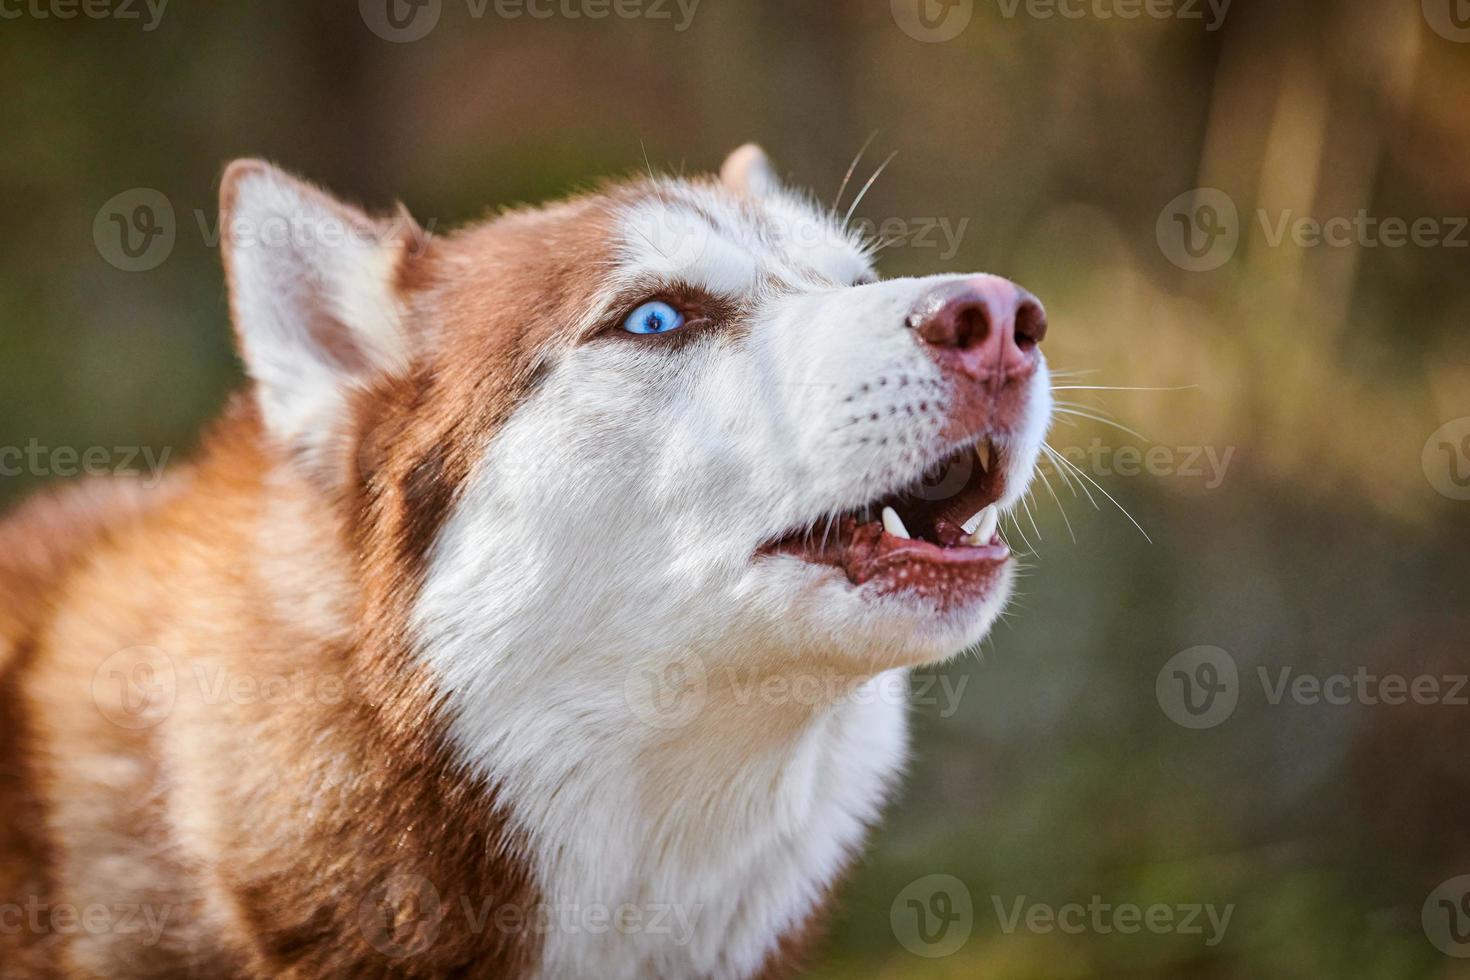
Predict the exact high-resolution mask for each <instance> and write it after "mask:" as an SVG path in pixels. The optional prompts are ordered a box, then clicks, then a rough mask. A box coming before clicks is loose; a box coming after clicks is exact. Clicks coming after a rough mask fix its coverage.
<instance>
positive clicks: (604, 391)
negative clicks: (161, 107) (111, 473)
mask: <svg viewBox="0 0 1470 980" xmlns="http://www.w3.org/2000/svg"><path fill="white" fill-rule="evenodd" d="M223 201H224V212H225V213H224V216H223V223H224V229H225V233H224V241H225V253H226V263H227V266H228V269H229V272H230V281H231V294H232V305H233V313H234V318H235V323H236V327H237V331H238V334H239V338H240V341H241V346H242V352H243V355H244V358H245V361H246V364H247V367H248V369H249V372H250V374H251V375H252V377H253V379H254V386H255V391H256V396H257V399H258V402H259V405H260V410H261V413H262V416H263V418H264V420H265V424H266V427H267V429H268V431H269V432H270V433H271V435H272V437H273V438H274V439H275V440H277V441H278V442H279V444H280V445H281V446H282V447H283V448H284V449H285V450H286V451H288V452H289V453H290V454H291V455H292V456H293V457H294V458H295V460H296V465H297V466H299V467H300V468H301V469H302V470H303V471H304V472H309V473H310V474H312V480H313V481H314V482H315V484H316V485H318V486H321V487H323V488H324V492H326V493H330V494H332V495H333V496H334V499H335V500H337V501H339V502H340V503H341V505H342V506H345V507H348V508H349V509H350V510H351V513H352V515H353V516H352V518H351V519H350V520H349V522H348V523H349V524H351V523H354V522H355V523H356V524H357V525H358V526H357V527H355V528H354V530H353V532H352V533H353V534H354V535H356V536H357V541H358V546H357V553H358V554H359V555H360V556H362V559H361V560H362V561H364V562H370V563H372V567H371V568H367V569H365V570H364V574H365V575H375V576H379V577H381V576H385V575H386V576H387V577H389V578H390V579H391V580H392V582H391V584H390V585H388V586H385V587H383V588H381V589H379V590H378V592H379V594H380V595H383V596H389V595H391V596H395V597H398V598H399V599H403V597H404V596H408V597H409V598H408V599H406V600H404V602H403V606H402V610H403V613H402V614H403V617H404V620H405V622H404V628H405V633H406V635H408V636H411V637H412V638H413V644H414V645H415V646H417V647H418V648H419V649H420V651H421V653H422V656H423V657H424V658H425V659H426V660H427V663H428V664H429V666H430V668H431V670H432V672H433V673H434V675H435V676H436V677H437V679H438V682H439V683H440V684H442V685H443V689H444V690H449V691H463V690H465V689H467V688H470V687H473V686H475V685H476V684H478V683H481V681H479V680H477V677H478V676H479V675H481V674H483V673H485V672H486V671H487V670H491V669H492V667H493V669H494V670H495V671H497V672H499V673H500V674H501V675H502V676H507V675H515V676H519V677H521V678H523V679H534V678H538V677H553V678H554V677H556V676H557V673H558V672H559V671H561V670H563V669H564V668H565V669H567V670H572V671H577V672H580V673H581V674H582V676H587V675H588V674H597V673H599V672H601V673H602V675H603V676H604V677H605V678H606V679H607V680H609V681H610V682H612V683H611V687H612V688H613V689H616V687H617V684H616V680H617V678H618V677H621V676H623V675H625V674H626V673H627V672H628V671H632V670H637V669H648V668H650V667H652V668H657V666H658V665H659V664H660V663H663V662H666V661H667V660H669V659H670V658H675V657H687V656H689V655H691V654H692V655H696V656H699V657H701V658H704V660H705V662H706V663H711V662H712V663H713V664H722V665H726V666H733V667H736V668H749V669H751V670H753V671H759V672H762V673H770V672H780V671H782V670H785V669H792V670H807V669H822V668H831V669H833V670H837V671H841V672H846V673H849V674H852V675H855V676H856V675H864V674H876V673H878V672H880V671H883V670H886V669H890V668H893V667H898V666H905V665H912V664H917V663H923V662H929V661H934V660H938V659H941V658H944V657H947V656H949V655H952V654H954V653H956V652H958V651H960V650H962V649H964V648H965V647H967V646H969V645H971V644H974V643H975V642H977V641H978V640H980V639H981V637H983V636H984V634H985V632H986V630H987V629H988V628H989V627H990V625H991V623H992V622H993V620H994V619H995V617H996V616H997V614H998V613H999V612H1000V610H1001V608H1002V606H1003V604H1004V603H1005V601H1006V599H1007V596H1008V593H1009V590H1010V588H1011V585H1012V576H1013V560H1012V558H1011V557H1010V556H1009V552H1008V550H1007V548H1006V546H1005V545H1004V544H1003V543H1002V542H1001V540H1000V538H999V535H998V533H997V517H998V513H999V512H1000V511H1004V510H1006V509H1007V508H1009V507H1011V506H1012V505H1014V504H1015V503H1016V502H1017V500H1018V499H1019V497H1020V495H1021V494H1022V492H1023V491H1024V489H1025V487H1026V484H1027V482H1028V480H1029V478H1030V475H1031V473H1032V471H1033V467H1034V465H1035V462H1036V457H1037V454H1038V451H1039V448H1040V446H1041V443H1042V439H1043V436H1044V433H1045V430H1046V428H1047V424H1048V418H1049V415H1050V407H1051V403H1050V386H1049V381H1048V375H1047V369H1046V365H1045V361H1044V359H1043V357H1042V354H1041V351H1040V349H1039V346H1038V345H1039V343H1040V341H1041V340H1042V338H1043V336H1044V334H1045V332H1046V321H1045V316H1044V314H1043V312H1042V308H1041V306H1040V304H1039V303H1038V302H1037V301H1036V300H1035V299H1034V298H1032V297H1031V296H1030V295H1029V294H1028V293H1026V292H1025V291H1024V290H1022V289H1020V288H1019V287H1017V286H1015V285H1013V284H1011V283H1010V282H1007V281H1006V280H1003V279H999V278H995V277H992V276H965V275H944V276H931V277H927V278H917V279H897V280H883V279H880V278H879V277H878V276H877V275H876V274H875V272H874V269H873V266H872V263H871V261H870V259H871V255H870V251H871V249H870V248H869V246H868V245H866V244H865V243H864V242H863V241H861V240H860V239H859V238H858V237H857V236H856V235H853V234H850V233H849V232H847V231H846V230H845V229H844V228H843V226H842V223H841V221H840V220H839V219H836V218H834V217H833V215H832V214H831V213H829V212H828V211H827V210H825V209H824V208H821V207H818V206H816V205H814V204H813V202H812V201H811V200H810V199H808V198H807V197H805V196H802V195H798V194H794V193H792V192H790V191H788V190H786V189H784V188H783V187H781V186H780V185H779V183H778V182H777V180H776V179H775V178H774V176H773V174H772V171H771V168H770V166H769V164H768V163H767V161H766V159H765V157H764V156H763V155H762V154H761V153H760V151H759V150H757V149H755V148H754V147H746V148H743V149H741V150H739V151H737V152H736V153H735V154H734V155H732V156H731V158H730V159H729V161H727V163H726V165H725V167H724V169H723V171H722V172H721V174H720V176H719V177H718V178H717V179H698V180H684V179H652V178H651V179H640V180H637V181H633V182H629V183H625V184H618V185H613V186H610V187H607V188H605V189H603V190H601V191H598V192H596V193H592V194H589V195H586V196H582V197H578V198H575V199H572V200H570V201H568V202H565V203H560V204H556V205H553V206H550V207H545V208H539V209H535V210H521V211H515V212H511V213H508V214H505V215H502V216H499V217H497V218H494V219H493V220H490V221H487V222H484V223H482V224H478V225H475V226H472V227H470V228H468V229H466V230H464V231H461V232H458V233H456V234H453V235H450V236H447V237H433V236H429V235H426V234H425V233H424V232H422V231H421V230H420V229H419V228H418V226H417V225H415V224H413V223H412V221H411V220H409V219H407V217H406V215H401V216H400V217H398V218H394V219H387V220H378V221H370V220H368V219H367V218H366V217H364V216H363V215H361V214H359V213H357V212H356V211H353V210H351V209H349V208H347V207H346V206H344V205H341V204H339V203H337V202H335V201H333V200H332V199H330V198H328V197H327V196H326V195H324V194H322V193H321V192H319V191H317V190H315V189H314V188H311V187H308V186H306V185H303V184H301V183H299V182H297V181H295V180H293V179H291V178H289V177H287V176H285V175H283V174H282V173H280V172H279V171H276V170H274V169H272V168H270V167H268V166H266V165H264V164H259V163H250V162H245V163H238V164H235V165H234V166H233V167H232V168H231V169H230V170H229V171H228V173H227V175H226V180H225V187H224V191H223ZM451 651H453V652H451ZM467 651H468V652H467Z"/></svg>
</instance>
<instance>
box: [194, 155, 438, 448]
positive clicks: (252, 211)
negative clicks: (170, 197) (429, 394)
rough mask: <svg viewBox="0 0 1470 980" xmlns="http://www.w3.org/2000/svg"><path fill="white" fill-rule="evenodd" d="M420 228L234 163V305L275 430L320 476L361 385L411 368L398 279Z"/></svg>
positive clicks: (229, 200) (249, 365)
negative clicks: (369, 213) (376, 216)
mask: <svg viewBox="0 0 1470 980" xmlns="http://www.w3.org/2000/svg"><path fill="white" fill-rule="evenodd" d="M421 236H422V232H420V231H419V230H418V227H417V225H415V224H413V222H412V219H409V218H407V214H406V212H403V211H400V214H399V215H398V216H397V217H396V218H394V219H388V220H385V221H374V220H373V219H371V218H369V217H368V216H367V215H365V214H364V213H362V212H361V211H359V210H357V209H356V208H353V207H351V206H349V205H346V204H343V203H341V202H340V201H337V200H335V199H334V198H333V197H331V196H330V195H329V194H327V193H325V192H324V191H322V190H320V189H318V188H316V187H313V186H311V185H310V184H307V183H305V182H303V181H300V180H297V179H296V178H294V177H292V176H290V175H289V174H286V173H284V172H282V171H281V170H278V169H277V168H275V167H273V166H271V165H270V164H267V163H263V162H261V161H259V160H237V161H235V162H234V163H232V164H230V166H229V167H228V169H226V171H225V174H224V179H223V182H222V184H221V187H220V241H221V243H222V245H221V250H222V252H223V255H224V264H225V273H226V276H227V278H228V280H229V289H230V312H231V316H232V318H233V320H234V325H235V335H236V340H237V343H238V345H239V349H240V356H241V358H242V359H243V360H244V362H245V368H246V370H247V372H248V373H249V375H250V377H251V378H252V379H253V381H254V382H255V384H254V389H255V390H254V395H255V398H256V400H257V402H258V404H259V407H260V412H261V416H262V419H263V420H264V423H265V425H266V428H267V429H268V430H269V431H270V433H271V434H272V435H273V436H274V437H275V438H276V439H277V440H279V441H280V442H281V443H282V445H283V446H284V447H285V448H287V449H288V450H289V451H290V452H291V453H292V454H293V455H294V456H296V457H297V458H300V459H303V460H304V461H305V462H306V465H307V466H308V468H309V469H311V470H313V471H315V472H316V473H318V474H322V473H323V472H330V471H331V468H332V467H333V465H334V463H335V462H337V460H338V459H340V456H339V452H340V451H341V450H343V449H345V448H346V447H345V445H344V443H345V441H346V440H347V439H349V438H350V431H349V430H350V425H349V420H348V418H347V414H348V405H349V399H350V397H351V394H352V392H353V390H354V389H358V388H363V387H367V386H369V385H372V384H374V383H375V382H379V381H381V380H383V379H385V378H389V377H393V376H395V375H398V374H401V373H403V372H405V371H406V370H407V369H408V361H409V342H408V341H409V338H408V337H407V336H405V330H404V313H403V309H402V305H403V304H402V302H401V297H400V295H399V289H398V285H397V283H398V281H399V277H400V273H401V266H402V263H403V262H404V261H406V260H407V258H408V257H409V255H410V253H411V251H413V250H415V249H416V248H417V247H418V245H419V244H420V242H421Z"/></svg>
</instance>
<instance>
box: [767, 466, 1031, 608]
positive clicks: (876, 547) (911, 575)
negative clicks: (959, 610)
mask: <svg viewBox="0 0 1470 980" xmlns="http://www.w3.org/2000/svg"><path fill="white" fill-rule="evenodd" d="M1005 463H1006V458H1005V450H1004V448H1003V447H1000V446H997V445H995V444H994V443H993V442H992V441H991V440H990V439H988V438H982V439H981V440H980V441H978V442H976V443H973V444H971V445H968V446H966V447H965V448H963V449H961V450H960V451H958V452H956V453H954V454H953V455H951V456H949V457H947V458H946V459H944V460H942V461H940V462H939V463H937V464H935V465H934V466H932V467H931V468H930V469H929V470H928V472H926V473H925V474H924V476H923V477H921V478H920V479H919V480H917V481H915V482H914V483H913V484H911V485H910V486H908V487H906V488H904V489H903V490H901V491H899V492H898V493H896V494H891V495H889V496H885V497H880V498H877V499H874V500H872V501H869V502H868V503H867V504H865V505H863V506H861V507H858V508H855V509H853V510H850V511H845V512H843V513H840V514H836V515H833V516H832V517H831V518H830V519H827V520H821V521H818V522H817V524H816V526H815V527H813V528H809V529H807V528H804V529H802V530H801V531H798V532H795V533H792V534H789V535H787V536H786V537H784V538H782V539H780V540H779V541H777V542H775V543H774V544H772V545H769V546H768V547H767V548H766V549H765V550H766V551H768V552H771V553H774V554H783V555H791V556H793V557H797V558H801V559H803V560H805V561H809V562H813V563H816V564H823V565H832V566H834V567H837V568H840V569H842V571H843V572H844V573H846V575H847V578H848V581H850V582H851V583H852V584H854V585H865V584H869V583H872V584H874V585H876V586H877V587H878V589H879V591H882V592H890V593H892V592H912V593H921V594H925V595H927V596H929V597H931V598H934V599H937V600H940V601H941V602H942V603H943V604H952V603H953V602H954V601H956V600H964V599H966V598H969V597H973V595H974V594H975V593H976V591H977V590H980V591H983V590H984V589H986V588H987V587H988V585H989V583H990V582H991V581H992V580H993V578H994V575H995V573H996V572H997V571H998V570H999V568H1000V567H1001V566H1002V565H1003V564H1004V563H1005V562H1006V560H1007V558H1009V556H1010V549H1009V548H1007V547H1006V545H1005V543H1004V542H1003V541H1001V539H1000V533H999V524H1000V510H999V504H998V501H999V500H1000V498H1001V497H1002V496H1003V495H1004V493H1005V475H1004V474H1005V471H1006V467H1005Z"/></svg>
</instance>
